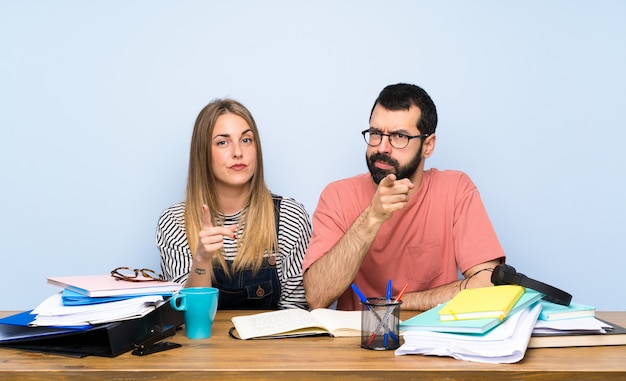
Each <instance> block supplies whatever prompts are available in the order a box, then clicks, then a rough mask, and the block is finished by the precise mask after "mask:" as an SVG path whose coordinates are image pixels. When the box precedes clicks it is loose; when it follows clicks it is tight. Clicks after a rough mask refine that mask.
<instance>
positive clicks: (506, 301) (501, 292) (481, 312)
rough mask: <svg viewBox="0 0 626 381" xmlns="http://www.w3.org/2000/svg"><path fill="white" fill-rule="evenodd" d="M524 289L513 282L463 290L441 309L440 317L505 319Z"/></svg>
mask: <svg viewBox="0 0 626 381" xmlns="http://www.w3.org/2000/svg"><path fill="white" fill-rule="evenodd" d="M524 291H525V288H524V287H522V286H518V285H512V284H507V285H500V286H492V287H481V288H470V289H466V290H462V291H461V292H459V293H458V294H457V295H456V296H455V297H454V298H452V300H450V301H449V302H448V303H446V304H445V305H444V307H443V308H442V309H441V310H440V311H439V318H440V319H441V320H444V321H445V320H462V319H481V318H499V319H504V318H505V317H506V315H507V314H508V313H509V312H510V311H511V308H513V306H514V305H515V303H516V302H517V301H518V300H519V298H520V297H521V296H522V295H523V294H524Z"/></svg>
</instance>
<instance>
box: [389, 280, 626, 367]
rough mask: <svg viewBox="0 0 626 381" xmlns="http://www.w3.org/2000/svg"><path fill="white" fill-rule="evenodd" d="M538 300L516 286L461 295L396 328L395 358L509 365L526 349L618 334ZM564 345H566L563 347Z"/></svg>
mask: <svg viewBox="0 0 626 381" xmlns="http://www.w3.org/2000/svg"><path fill="white" fill-rule="evenodd" d="M543 296H544V295H543V294H541V293H539V292H536V291H534V290H531V289H526V288H524V287H521V286H518V285H500V286H493V287H484V288H474V289H467V290H463V291H461V292H459V294H457V296H455V297H454V298H453V299H452V300H450V301H449V302H448V303H445V304H442V305H439V306H437V307H435V308H433V309H431V310H428V311H425V312H423V313H421V314H418V315H416V316H414V317H412V318H410V319H407V320H405V321H403V322H402V323H400V331H401V334H402V335H403V336H404V340H405V342H404V344H403V345H402V346H401V347H400V348H398V349H397V350H396V354H397V355H405V354H424V355H437V356H450V357H454V358H457V359H461V360H468V361H477V362H487V363H514V362H518V361H520V360H521V359H522V358H523V357H524V354H525V352H526V349H527V348H534V347H552V346H570V345H575V344H573V341H571V340H572V338H573V337H575V336H576V335H578V336H585V337H588V336H590V335H594V334H602V333H606V332H612V331H613V330H615V329H616V328H617V329H621V327H616V328H613V327H612V326H611V325H610V324H608V323H607V322H603V321H601V320H599V319H597V318H595V309H594V308H593V307H591V306H587V305H584V304H579V303H570V305H569V306H561V305H558V304H554V303H551V302H548V301H545V300H543V299H541V298H542V297H543ZM555 338H560V339H561V341H560V342H559V341H558V340H557V339H555ZM568 339H569V340H570V341H569V343H570V344H563V343H565V342H567V340H568ZM622 339H624V337H622ZM580 345H589V344H580ZM596 345H598V344H596Z"/></svg>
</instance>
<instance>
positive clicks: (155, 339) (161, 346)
mask: <svg viewBox="0 0 626 381" xmlns="http://www.w3.org/2000/svg"><path fill="white" fill-rule="evenodd" d="M175 334H176V327H174V326H170V327H169V328H167V329H166V330H164V331H161V330H159V329H158V328H156V329H155V328H153V329H151V330H150V333H148V335H147V336H146V337H145V338H144V339H143V341H142V342H141V343H139V344H134V343H133V345H134V346H135V350H134V351H133V352H132V353H133V354H134V355H135V356H145V355H149V354H151V353H156V352H162V351H167V350H168V349H174V348H178V347H180V346H181V345H180V344H178V343H171V342H167V341H161V340H163V339H165V338H166V337H170V336H174V335H175Z"/></svg>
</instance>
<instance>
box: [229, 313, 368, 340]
mask: <svg viewBox="0 0 626 381" xmlns="http://www.w3.org/2000/svg"><path fill="white" fill-rule="evenodd" d="M231 320H232V322H233V324H234V325H235V329H236V330H237V335H238V336H239V338H241V339H243V340H246V339H255V338H264V339H270V338H285V337H298V336H314V335H330V336H335V337H340V336H360V335H361V311H338V310H333V309H329V308H318V309H315V310H313V311H306V310H301V309H297V308H292V309H287V310H278V311H270V312H261V313H257V314H254V315H247V316H235V317H233V318H232V319H231Z"/></svg>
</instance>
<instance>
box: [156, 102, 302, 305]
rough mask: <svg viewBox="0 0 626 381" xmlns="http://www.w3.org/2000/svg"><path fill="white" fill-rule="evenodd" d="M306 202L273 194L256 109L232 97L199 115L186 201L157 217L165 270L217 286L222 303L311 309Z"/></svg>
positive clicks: (176, 277)
mask: <svg viewBox="0 0 626 381" xmlns="http://www.w3.org/2000/svg"><path fill="white" fill-rule="evenodd" d="M310 236H311V225H310V222H309V216H308V214H307V212H306V210H305V208H304V206H303V205H302V204H300V203H298V202H297V201H295V200H293V199H290V198H282V197H279V196H276V195H273V194H271V193H270V191H269V189H268V188H267V186H266V184H265V180H264V176H263V155H262V153H261V140H260V138H259V132H258V129H257V126H256V123H255V121H254V119H253V117H252V115H251V113H250V112H249V111H248V110H247V109H246V108H245V107H244V106H243V105H242V104H241V103H239V102H237V101H235V100H232V99H218V100H215V101H213V102H211V103H209V104H208V105H207V106H206V107H204V109H203V110H202V111H201V112H200V114H199V115H198V118H197V120H196V123H195V126H194V131H193V135H192V138H191V148H190V155H189V173H188V178H187V189H186V195H185V200H184V201H183V202H180V203H178V204H176V205H174V206H172V207H170V208H168V209H166V210H165V211H164V212H163V213H162V214H161V217H160V218H159V222H158V226H157V234H156V241H157V246H158V247H159V251H160V253H161V270H162V272H163V274H164V276H165V277H166V278H167V279H168V280H171V281H174V282H179V283H184V285H185V287H199V286H204V287H215V288H218V289H219V290H220V295H219V307H218V308H221V309H282V308H307V304H306V299H305V295H304V288H303V285H302V259H303V257H304V252H305V250H306V247H307V245H308V243H309V239H310Z"/></svg>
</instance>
